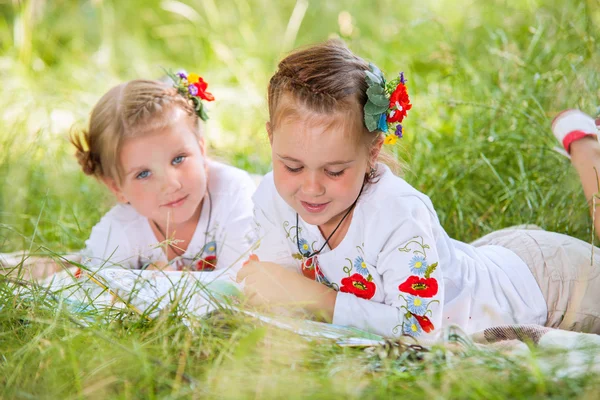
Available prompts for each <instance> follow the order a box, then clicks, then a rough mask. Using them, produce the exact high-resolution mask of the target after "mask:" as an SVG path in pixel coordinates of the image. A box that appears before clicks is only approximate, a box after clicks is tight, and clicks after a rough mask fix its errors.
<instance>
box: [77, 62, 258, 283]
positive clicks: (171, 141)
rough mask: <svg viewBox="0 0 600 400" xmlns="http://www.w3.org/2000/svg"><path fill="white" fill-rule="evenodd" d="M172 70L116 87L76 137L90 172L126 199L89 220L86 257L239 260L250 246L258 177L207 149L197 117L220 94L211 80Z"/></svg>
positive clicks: (140, 263)
mask: <svg viewBox="0 0 600 400" xmlns="http://www.w3.org/2000/svg"><path fill="white" fill-rule="evenodd" d="M172 79H173V82H175V85H174V87H170V86H169V85H168V84H165V83H162V82H158V81H151V80H133V81H129V82H127V83H123V84H121V85H118V86H116V87H114V88H112V89H111V90H109V91H108V92H107V93H106V94H105V95H104V96H103V97H102V98H101V99H100V101H99V102H98V104H97V105H96V106H95V107H94V109H93V111H92V114H91V118H90V122H89V128H88V130H87V131H85V132H84V133H83V134H82V135H73V136H72V137H71V141H72V143H73V144H74V145H75V147H76V148H77V159H78V160H79V163H80V164H81V167H82V169H83V172H84V173H86V174H88V175H93V176H95V177H96V178H98V179H99V180H100V181H101V182H102V183H103V184H104V185H106V187H107V188H108V189H110V191H111V192H113V193H114V194H115V196H116V197H117V199H118V201H119V204H118V205H116V206H115V207H114V208H112V209H111V210H110V211H109V212H108V213H107V214H106V215H105V216H104V217H103V218H102V219H101V220H100V222H99V223H98V224H97V225H96V226H94V228H93V229H92V233H91V235H90V238H89V239H88V240H87V242H86V249H85V251H84V255H85V256H86V258H87V259H88V262H87V263H86V264H88V265H92V266H100V265H107V266H110V265H119V266H123V267H126V268H133V269H140V268H141V269H145V268H152V269H153V268H158V269H168V270H182V269H189V270H192V271H211V270H214V269H224V268H234V269H235V268H237V267H238V266H239V265H240V262H239V260H240V258H242V257H243V255H244V254H245V252H246V251H248V249H249V247H250V244H249V243H248V242H247V237H248V236H247V235H248V230H249V228H250V226H251V221H252V202H251V195H252V193H253V191H254V183H253V181H252V180H251V178H250V176H249V175H248V174H247V173H246V172H244V171H241V170H239V169H237V168H234V167H231V166H227V165H224V164H221V163H219V162H216V161H213V160H210V159H209V158H208V157H207V156H206V148H205V142H204V136H203V132H202V123H201V121H200V119H202V120H206V119H207V116H206V112H205V109H204V105H203V101H212V100H213V96H212V95H211V94H210V93H209V92H207V91H206V88H207V84H206V83H205V82H204V80H203V79H202V78H201V77H199V76H198V75H196V74H189V75H186V74H183V73H179V74H177V75H174V76H172ZM84 262H85V261H84Z"/></svg>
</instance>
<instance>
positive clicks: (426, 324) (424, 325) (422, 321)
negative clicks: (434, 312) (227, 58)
mask: <svg viewBox="0 0 600 400" xmlns="http://www.w3.org/2000/svg"><path fill="white" fill-rule="evenodd" d="M411 314H412V313H411ZM412 316H413V317H415V319H416V320H417V321H418V322H419V325H421V329H423V330H424V331H425V332H426V333H429V332H431V331H432V330H434V329H435V328H434V327H433V323H431V320H430V319H429V318H427V317H426V316H424V315H417V314H412Z"/></svg>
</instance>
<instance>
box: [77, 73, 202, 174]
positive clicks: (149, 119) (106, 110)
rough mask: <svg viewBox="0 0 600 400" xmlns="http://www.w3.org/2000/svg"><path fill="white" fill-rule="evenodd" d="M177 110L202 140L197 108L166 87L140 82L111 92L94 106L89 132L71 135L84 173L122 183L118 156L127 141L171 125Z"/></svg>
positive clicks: (136, 81) (132, 82)
mask: <svg viewBox="0 0 600 400" xmlns="http://www.w3.org/2000/svg"><path fill="white" fill-rule="evenodd" d="M174 107H179V108H180V109H182V110H183V111H184V112H185V113H186V114H187V115H188V116H189V118H190V122H191V123H192V124H193V125H192V126H194V127H195V128H196V129H195V132H197V135H198V137H200V135H201V132H200V124H199V121H198V117H197V116H196V113H195V112H194V107H193V106H192V105H191V104H190V103H189V101H188V100H187V99H185V98H184V97H183V96H181V95H180V94H178V93H177V90H176V89H175V88H172V87H170V86H169V85H167V84H166V83H162V82H159V81H151V80H141V79H138V80H132V81H129V82H126V83H122V84H120V85H118V86H115V87H113V88H112V89H110V90H109V91H108V92H107V93H106V94H105V95H104V96H102V98H101V99H100V100H99V101H98V103H97V104H96V106H94V109H93V110H92V114H91V116H90V122H89V126H88V129H87V130H84V131H82V132H79V133H72V134H71V135H70V141H71V143H72V144H73V145H74V146H75V148H76V149H77V151H76V153H75V155H76V157H77V160H78V162H79V164H80V165H81V168H82V169H83V172H84V173H85V174H87V175H93V176H95V177H97V178H102V177H108V178H113V179H116V180H117V181H120V166H119V160H118V156H119V151H120V149H121V146H122V143H123V140H124V139H126V138H128V137H136V136H139V135H142V134H144V133H147V132H152V131H155V130H156V129H160V128H162V127H165V126H167V125H169V118H168V113H169V112H170V111H172V110H173V108H174Z"/></svg>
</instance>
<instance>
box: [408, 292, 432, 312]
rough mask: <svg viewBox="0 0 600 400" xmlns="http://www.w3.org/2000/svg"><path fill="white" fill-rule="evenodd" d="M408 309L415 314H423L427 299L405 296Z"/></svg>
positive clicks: (425, 309)
mask: <svg viewBox="0 0 600 400" xmlns="http://www.w3.org/2000/svg"><path fill="white" fill-rule="evenodd" d="M406 303H407V308H408V311H410V312H411V313H413V314H417V315H424V314H425V312H426V311H427V304H429V303H428V302H427V301H425V300H423V299H422V298H420V297H419V296H412V295H409V296H407V299H406Z"/></svg>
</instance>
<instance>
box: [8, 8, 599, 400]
mask: <svg viewBox="0 0 600 400" xmlns="http://www.w3.org/2000/svg"><path fill="white" fill-rule="evenodd" d="M375 3H376V4H375ZM598 26H600V6H599V5H598V3H597V1H595V0H582V1H564V0H548V1H542V0H527V1H521V2H516V1H500V0H492V1H482V0H479V1H476V0H471V1H468V0H455V1H451V0H447V1H435V0H423V1H419V2H401V1H391V0H382V1H377V2H372V1H367V0H345V1H337V2H333V1H331V2H309V1H297V2H292V1H281V2H273V1H266V0H255V1H247V0H232V1H224V2H217V1H214V0H202V1H201V0H188V1H185V2H179V1H157V0H146V1H141V0H132V1H119V2H117V1H110V0H102V1H73V0H71V1H67V0H56V1H52V2H46V1H43V0H29V1H14V2H8V1H6V0H5V1H0V84H1V85H2V94H3V95H2V96H1V97H0V252H8V251H13V250H20V249H32V250H37V249H39V248H40V247H41V246H44V248H48V249H50V250H51V251H53V252H58V253H61V252H66V251H69V250H73V249H79V248H82V247H83V246H84V242H85V240H86V238H87V236H88V235H89V232H90V230H91V227H92V226H93V225H94V224H95V223H96V222H97V221H98V220H99V218H100V217H101V215H102V214H103V213H104V212H106V211H107V210H108V209H109V207H110V206H111V205H112V203H113V199H112V198H111V197H110V196H109V195H108V193H106V191H105V190H104V189H103V188H102V187H101V186H100V185H99V184H98V183H96V182H95V181H94V180H92V179H90V178H88V177H84V176H83V174H82V173H81V172H80V171H79V169H78V166H77V163H76V162H75V159H74V157H73V156H72V152H73V150H72V149H71V148H70V147H69V145H68V142H67V141H66V139H65V138H66V135H67V133H68V130H69V129H70V127H71V125H72V124H75V125H76V126H80V127H81V126H83V125H84V124H85V120H86V118H87V116H88V114H89V112H90V110H91V108H92V106H93V104H94V103H95V102H96V101H97V100H98V98H99V97H100V96H101V95H102V94H103V93H104V92H105V91H106V90H107V89H108V88H109V87H110V86H112V85H115V84H117V83H118V82H121V81H123V80H127V79H133V78H138V77H149V78H154V77H158V76H160V75H161V67H168V68H180V67H182V68H185V69H187V70H188V71H196V72H199V73H201V74H202V75H203V76H205V77H206V79H207V81H208V82H209V84H210V89H212V91H213V92H214V94H215V96H217V99H218V101H217V102H215V103H214V104H211V105H210V116H211V119H210V121H209V123H208V127H207V139H208V142H209V151H210V152H211V154H213V155H214V156H218V157H222V158H224V159H227V160H229V161H230V162H231V163H233V164H234V165H237V166H239V167H242V168H246V169H248V170H250V171H253V172H258V173H264V172H266V171H268V169H269V151H268V143H267V141H266V135H265V132H264V122H265V120H266V118H267V115H266V101H265V99H266V86H267V83H268V79H269V78H270V75H271V74H272V73H273V72H274V70H275V68H276V64H277V61H278V60H279V59H280V58H281V56H282V55H284V54H286V53H287V52H288V51H290V50H291V49H292V48H294V47H296V46H299V45H304V44H309V43H313V42H316V41H322V40H325V39H327V38H328V37H331V36H339V37H342V38H343V39H345V40H346V42H347V43H348V45H349V46H350V47H351V48H352V49H353V50H354V51H355V52H356V53H357V54H359V55H361V56H363V57H364V58H366V59H368V60H370V61H373V62H375V63H376V64H377V65H379V66H380V67H381V68H382V69H383V70H384V71H385V72H386V73H387V74H388V76H391V75H392V74H395V73H396V72H397V71H400V70H403V71H405V72H406V74H407V77H408V79H409V82H408V84H409V90H410V93H411V99H412V102H413V104H414V107H413V110H412V111H411V114H410V116H409V118H408V119H407V120H406V126H405V133H406V136H405V140H404V141H403V144H402V148H401V149H399V150H398V155H399V156H400V157H402V158H403V159H404V160H405V161H406V163H407V165H408V168H407V170H406V171H405V178H406V179H407V180H408V181H409V182H410V183H411V184H413V185H414V186H415V187H417V188H418V189H419V190H421V191H423V192H424V193H426V194H428V195H429V196H430V197H431V198H432V201H433V203H434V205H435V206H436V208H437V211H438V213H439V216H440V219H441V222H442V224H443V225H444V227H445V228H446V230H447V231H448V233H449V234H450V236H451V237H454V238H456V239H460V240H464V241H470V240H473V239H476V238H477V237H480V236H481V235H483V234H486V233H489V232H491V231H493V230H494V229H498V228H502V227H506V226H510V225H514V224H522V223H534V224H537V225H540V226H541V227H543V228H545V229H548V230H554V231H559V232H563V233H567V234H570V235H573V236H576V237H579V238H582V239H584V240H589V239H590V230H591V223H590V219H589V216H588V211H587V206H586V203H585V199H584V197H583V195H582V193H581V190H580V187H579V183H578V179H577V176H576V174H575V172H574V171H573V169H572V168H571V167H570V165H569V162H568V160H566V159H565V158H563V157H562V156H560V155H558V154H556V153H554V152H553V151H552V150H551V148H552V147H553V146H554V144H555V143H554V141H555V139H554V138H553V137H552V135H551V133H550V130H549V124H550V120H551V118H552V116H553V115H555V114H556V113H557V112H558V111H560V110H562V109H564V108H567V107H579V108H582V109H584V110H585V111H588V112H590V113H592V112H594V111H595V107H596V105H598V104H599V103H600V101H599V97H600V79H599V72H598V65H600V51H599V50H600V49H599V44H598V42H599V41H600V35H599V30H598ZM0 307H2V310H1V311H0V397H4V398H107V397H110V398H124V399H125V398H180V397H201V396H208V397H224V398H228V397H231V398H245V397H316V398H320V397H323V398H325V397H332V396H334V395H342V396H345V397H348V398H363V397H368V398H372V397H385V398H388V397H391V396H394V397H400V396H406V397H409V398H424V397H428V398H481V397H485V398H506V397H516V398H542V397H543V398H546V397H555V398H566V397H569V398H570V397H581V398H586V397H588V398H595V397H596V396H595V395H594V393H595V394H596V395H597V393H598V390H599V386H598V384H599V383H600V379H599V377H598V376H596V375H587V376H582V377H579V378H568V379H558V378H556V375H553V374H552V373H541V372H540V370H539V368H538V367H537V357H538V356H539V357H543V355H534V356H532V357H529V358H526V359H525V360H522V361H518V360H516V359H515V357H514V356H506V355H502V354H500V353H495V352H489V353H487V352H480V351H474V350H473V351H467V352H466V353H465V354H463V355H458V356H454V357H452V358H447V357H442V356H441V355H439V354H438V355H436V354H433V355H429V356H428V357H429V358H428V359H427V360H426V361H407V360H400V361H396V362H392V361H390V360H387V359H386V360H383V361H380V360H378V359H377V357H373V356H369V355H367V354H366V353H364V352H362V351H360V350H355V349H340V348H338V347H336V346H335V345H334V344H332V343H330V342H320V343H313V344H308V343H307V342H305V341H304V340H303V339H300V338H298V337H295V336H291V335H286V334H283V333H281V332H276V331H273V330H269V329H265V328H262V327H259V326H257V325H256V323H255V322H253V321H250V320H247V319H242V318H240V317H236V316H228V317H226V318H225V319H218V320H207V321H197V323H198V324H200V325H199V327H197V328H195V329H194V330H193V331H190V330H189V329H188V328H187V327H186V326H185V325H184V324H182V323H181V321H180V320H178V319H177V318H176V317H171V318H167V317H164V318H162V319H160V320H159V321H154V322H152V323H149V324H148V323H146V324H144V323H142V322H141V321H140V320H139V319H137V318H136V317H135V316H132V315H129V314H127V313H123V314H118V315H117V316H115V317H114V318H113V319H112V322H111V323H109V324H106V323H104V322H100V321H98V322H97V323H94V324H92V325H90V326H88V327H85V328H82V327H79V326H78V325H77V324H74V323H73V321H72V320H71V319H70V318H69V317H70V314H69V312H68V311H67V310H63V309H62V308H60V307H57V306H56V305H55V304H54V303H53V302H52V301H51V300H43V301H42V300H41V299H39V298H36V300H34V301H24V300H23V299H22V298H21V297H20V296H18V295H15V294H14V293H13V291H12V290H11V287H10V286H9V285H7V284H6V283H4V282H2V281H0ZM558 363H560V362H558ZM180 366H181V367H180ZM178 368H179V369H178ZM178 371H179V372H178ZM182 372H184V373H185V375H182ZM185 376H189V377H191V378H192V379H193V381H194V384H193V385H190V383H189V382H187V381H186V379H185Z"/></svg>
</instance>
